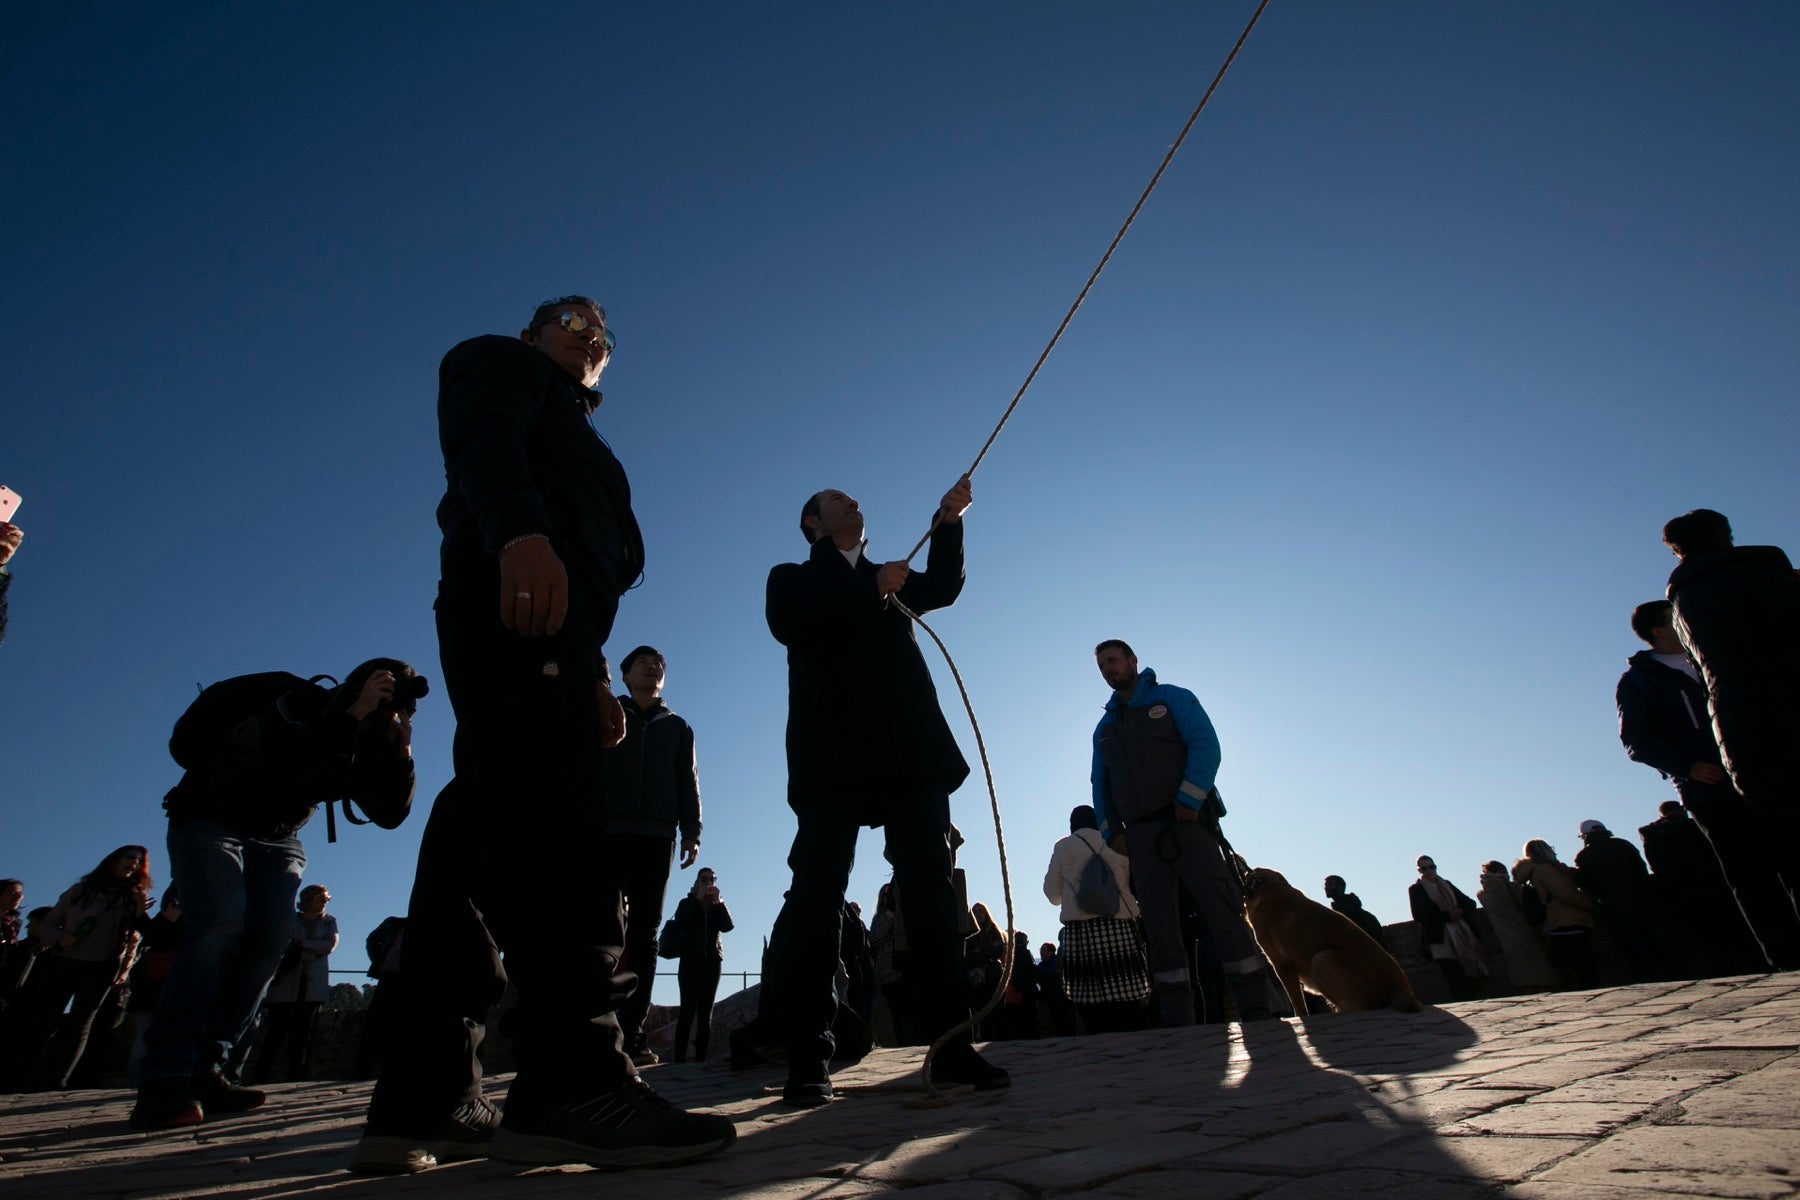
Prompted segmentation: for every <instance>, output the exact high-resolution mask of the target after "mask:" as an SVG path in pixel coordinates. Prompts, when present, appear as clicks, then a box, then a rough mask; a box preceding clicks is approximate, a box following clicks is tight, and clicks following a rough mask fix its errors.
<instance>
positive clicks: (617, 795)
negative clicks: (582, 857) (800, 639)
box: [606, 646, 700, 1067]
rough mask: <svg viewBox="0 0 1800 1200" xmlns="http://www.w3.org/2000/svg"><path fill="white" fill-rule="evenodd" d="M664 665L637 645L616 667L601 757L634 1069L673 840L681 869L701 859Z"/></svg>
mask: <svg viewBox="0 0 1800 1200" xmlns="http://www.w3.org/2000/svg"><path fill="white" fill-rule="evenodd" d="M664 666H665V664H664V662H663V656H662V655H661V654H659V653H658V652H657V651H656V649H655V647H653V646H639V647H637V648H636V649H634V650H633V651H632V652H631V653H629V654H627V655H626V656H625V658H624V660H623V661H622V662H621V663H620V664H619V667H620V670H621V671H622V672H623V673H624V676H625V687H626V690H627V695H625V696H623V697H621V698H620V703H621V704H622V706H623V707H624V710H625V740H624V741H622V742H620V743H619V744H618V745H617V746H614V747H613V748H612V749H610V750H608V751H607V752H606V772H607V775H606V837H607V842H608V851H609V853H610V854H612V855H613V856H614V857H615V858H616V860H617V861H618V862H619V863H620V864H621V865H622V867H623V869H624V881H623V882H624V888H625V902H626V903H625V907H626V912H627V915H626V926H625V965H626V966H627V967H628V968H629V969H630V970H631V972H632V974H634V975H636V976H637V990H635V991H634V992H632V993H631V998H630V999H629V1000H627V1001H625V1003H624V1005H623V1006H622V1007H621V1008H620V1009H619V1027H620V1029H621V1030H622V1031H623V1033H624V1037H625V1052H626V1053H627V1054H629V1055H631V1061H632V1062H633V1063H634V1064H636V1065H637V1066H640V1067H647V1066H651V1065H653V1064H655V1063H656V1062H657V1057H656V1052H655V1051H654V1050H652V1049H650V1045H649V1042H648V1040H647V1039H646V1037H645V1035H644V1015H645V1014H646V1013H647V1012H649V1010H650V989H651V988H652V987H653V986H654V985H655V983H656V931H657V929H658V927H660V926H661V924H662V913H663V897H664V893H665V892H666V891H667V889H668V886H669V867H670V865H671V864H672V862H673V861H674V858H675V838H676V834H677V833H679V834H680V837H681V868H682V870H684V871H685V870H686V869H687V868H689V867H691V866H693V865H694V861H695V859H696V858H697V857H698V855H699V853H700V774H699V770H698V768H697V767H696V765H695V761H694V731H693V729H692V728H691V727H690V726H689V725H688V723H687V722H686V721H684V720H682V719H681V718H680V717H678V716H676V715H675V712H674V710H672V709H671V708H670V707H669V706H668V705H667V704H665V703H664V702H663V698H662V689H663V681H664V678H665V676H664Z"/></svg>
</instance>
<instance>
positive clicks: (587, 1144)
mask: <svg viewBox="0 0 1800 1200" xmlns="http://www.w3.org/2000/svg"><path fill="white" fill-rule="evenodd" d="M514 1086H515V1088H516V1086H517V1085H516V1084H515V1085H514ZM735 1140H737V1127H736V1126H735V1125H733V1124H732V1123H731V1121H730V1119H729V1118H726V1117H721V1116H716V1115H714V1114H712V1113H691V1112H684V1111H682V1110H681V1109H679V1108H676V1107H675V1106H674V1105H673V1104H670V1103H669V1102H668V1101H667V1100H664V1099H663V1098H662V1097H661V1096H659V1095H657V1094H656V1093H655V1092H654V1091H652V1090H651V1089H650V1085H649V1084H647V1083H645V1082H644V1081H643V1080H641V1079H632V1080H628V1081H627V1082H625V1083H623V1084H620V1085H619V1086H618V1087H616V1088H614V1089H613V1090H612V1091H610V1092H607V1093H606V1094H605V1095H602V1096H596V1097H594V1098H593V1099H592V1100H584V1101H582V1102H580V1103H578V1104H565V1105H563V1106H562V1107H560V1108H552V1109H546V1110H544V1111H541V1112H535V1113H534V1112H529V1111H521V1110H520V1109H519V1108H517V1107H516V1106H515V1105H514V1104H508V1105H507V1106H506V1115H505V1116H504V1117H503V1118H502V1119H501V1122H500V1129H499V1131H498V1132H497V1133H495V1134H494V1143H493V1145H492V1146H491V1147H489V1149H488V1157H489V1158H491V1159H494V1160H496V1161H499V1162H510V1163H528V1164H531V1165H533V1166H556V1165H562V1164H567V1163H586V1164H588V1165H589V1166H593V1167H615V1168H617V1167H663V1166H673V1165H674V1164H676V1163H685V1162H693V1161H694V1160H696V1159H701V1158H705V1157H706V1156H707V1155H709V1154H717V1153H718V1152H719V1151H721V1150H723V1149H724V1148H725V1147H727V1146H729V1145H731V1143H732V1142H733V1141H735Z"/></svg>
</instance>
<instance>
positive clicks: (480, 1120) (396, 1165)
mask: <svg viewBox="0 0 1800 1200" xmlns="http://www.w3.org/2000/svg"><path fill="white" fill-rule="evenodd" d="M499 1127H500V1110H499V1109H497V1108H495V1107H494V1106H493V1105H492V1104H490V1103H488V1101H487V1099H486V1098H485V1097H482V1096H477V1097H475V1099H473V1100H471V1101H469V1102H468V1103H467V1104H464V1105H463V1106H462V1107H460V1108H458V1109H457V1110H456V1111H455V1112H453V1113H451V1114H450V1116H449V1117H448V1118H446V1119H445V1122H444V1127H443V1128H442V1129H441V1130H439V1131H438V1133H437V1135H436V1136H434V1137H428V1138H417V1137H403V1136H400V1135H397V1134H384V1133H375V1132H373V1131H371V1130H368V1129H364V1130H363V1135H362V1140H361V1141H359V1142H357V1143H356V1153H355V1154H354V1155H353V1156H351V1159H350V1169H351V1170H352V1171H355V1172H357V1173H358V1174H362V1175H416V1174H418V1173H419V1172H420V1171H429V1170H430V1169H431V1168H433V1167H436V1166H441V1165H442V1164H444V1163H451V1162H463V1161H465V1160H467V1159H471V1158H485V1157H487V1152H488V1144H489V1143H490V1142H492V1141H493V1139H494V1131H495V1130H496V1129H498V1128H499Z"/></svg>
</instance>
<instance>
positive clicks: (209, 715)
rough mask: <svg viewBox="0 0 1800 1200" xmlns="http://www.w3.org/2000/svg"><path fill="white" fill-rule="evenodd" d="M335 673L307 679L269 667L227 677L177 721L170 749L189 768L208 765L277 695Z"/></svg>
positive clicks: (269, 711)
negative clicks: (254, 672) (268, 668)
mask: <svg viewBox="0 0 1800 1200" xmlns="http://www.w3.org/2000/svg"><path fill="white" fill-rule="evenodd" d="M330 678H331V676H329V675H315V676H313V677H312V678H311V679H302V678H300V677H299V676H298V675H292V674H289V673H288V672H286V671H263V672H260V673H258V674H255V675H238V676H236V677H234V678H231V679H221V680H220V681H219V682H218V683H215V684H213V685H212V686H211V687H208V688H205V689H203V690H202V691H201V692H200V695H199V696H197V697H195V699H194V702H193V703H192V704H190V705H188V706H187V711H186V712H184V713H182V714H181V719H180V720H179V721H176V722H175V729H174V732H172V733H171V734H169V754H170V755H171V756H173V757H174V759H175V765H176V766H178V767H181V768H182V769H183V770H187V771H204V770H206V769H207V768H209V767H211V766H212V765H213V764H214V763H216V762H218V761H219V760H220V759H221V758H223V757H224V756H225V754H226V752H227V751H228V750H230V749H231V744H232V741H233V740H234V739H233V736H232V735H233V734H235V733H236V732H237V731H238V730H239V729H240V728H242V727H243V726H244V724H245V723H246V722H248V721H251V720H254V719H256V718H259V717H264V716H266V715H271V714H272V713H273V712H274V711H275V703H276V701H278V700H280V699H281V698H282V697H283V696H285V695H287V694H288V693H289V692H292V691H294V690H296V689H298V688H304V687H318V681H319V680H321V679H330ZM334 682H335V681H334ZM319 690H320V691H324V690H325V689H323V688H319Z"/></svg>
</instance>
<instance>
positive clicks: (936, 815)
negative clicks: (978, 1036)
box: [884, 791, 969, 1043]
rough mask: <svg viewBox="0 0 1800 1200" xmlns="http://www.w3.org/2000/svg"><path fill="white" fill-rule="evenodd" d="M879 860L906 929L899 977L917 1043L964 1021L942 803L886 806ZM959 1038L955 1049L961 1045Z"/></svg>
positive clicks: (921, 796) (964, 986)
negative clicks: (884, 860) (908, 983)
mask: <svg viewBox="0 0 1800 1200" xmlns="http://www.w3.org/2000/svg"><path fill="white" fill-rule="evenodd" d="M884 832H885V835H886V838H887V857H888V860H889V861H890V862H892V863H893V865H894V888H895V891H896V892H897V893H898V895H899V898H900V918H901V920H902V922H903V923H904V924H905V926H906V939H907V970H908V972H909V973H910V974H911V978H912V981H913V982H914V984H915V986H916V988H917V999H916V1001H915V1008H914V1012H915V1013H916V1014H917V1015H918V1018H919V1022H920V1029H919V1033H920V1036H921V1039H922V1040H923V1041H925V1042H928V1043H929V1042H933V1041H936V1040H937V1038H938V1036H939V1035H941V1034H942V1033H944V1032H945V1031H946V1030H948V1029H950V1028H952V1027H954V1026H955V1025H957V1024H959V1023H961V1022H962V1021H965V1020H967V1019H968V1016H969V1004H968V994H969V982H968V980H969V977H968V971H967V969H966V968H965V966H964V965H963V954H962V950H963V938H962V934H961V932H960V930H959V929H958V924H957V922H958V917H959V915H960V914H959V912H958V908H959V906H958V903H957V899H956V883H955V880H954V877H953V870H954V869H953V867H952V866H951V858H950V797H949V795H948V794H947V793H944V792H939V791H924V792H919V793H917V794H915V795H912V796H909V797H906V798H905V799H903V800H902V801H901V802H900V803H898V804H896V805H895V806H894V811H893V813H892V814H891V815H890V817H889V819H888V822H887V825H886V827H885V830H884ZM967 1040H968V1037H967V1035H966V1034H965V1035H962V1036H960V1037H959V1038H958V1039H957V1041H958V1042H966V1041H967Z"/></svg>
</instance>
